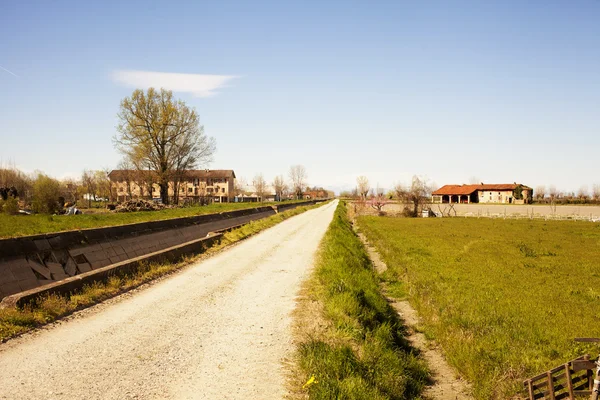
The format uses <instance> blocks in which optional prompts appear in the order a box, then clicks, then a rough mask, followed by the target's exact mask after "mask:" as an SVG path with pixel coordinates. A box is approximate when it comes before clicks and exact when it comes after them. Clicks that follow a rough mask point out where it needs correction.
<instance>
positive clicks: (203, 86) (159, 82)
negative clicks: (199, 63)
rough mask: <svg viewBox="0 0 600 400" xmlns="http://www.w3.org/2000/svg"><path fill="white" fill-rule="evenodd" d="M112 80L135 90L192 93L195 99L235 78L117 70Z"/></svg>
mask: <svg viewBox="0 0 600 400" xmlns="http://www.w3.org/2000/svg"><path fill="white" fill-rule="evenodd" d="M112 78H113V80H114V81H115V82H118V83H121V84H123V85H125V86H130V87H135V88H144V89H147V88H149V87H154V88H165V89H168V90H172V91H174V92H185V93H192V94H193V95H194V96H196V97H208V96H212V95H214V94H215V91H216V90H217V89H220V88H222V87H224V86H225V85H226V83H227V82H229V81H230V80H231V79H234V78H237V76H234V75H201V74H178V73H172V72H152V71H135V70H118V71H115V72H114V73H113V75H112Z"/></svg>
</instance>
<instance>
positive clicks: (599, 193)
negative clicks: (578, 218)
mask: <svg viewBox="0 0 600 400" xmlns="http://www.w3.org/2000/svg"><path fill="white" fill-rule="evenodd" d="M592 196H593V198H594V200H596V201H598V200H600V183H595V184H594V185H593V186H592Z"/></svg>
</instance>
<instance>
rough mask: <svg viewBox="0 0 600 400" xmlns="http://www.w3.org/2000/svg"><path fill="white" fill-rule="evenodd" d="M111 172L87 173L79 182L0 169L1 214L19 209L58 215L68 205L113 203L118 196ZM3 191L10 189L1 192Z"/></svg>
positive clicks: (80, 205) (106, 170) (77, 180)
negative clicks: (110, 176)
mask: <svg viewBox="0 0 600 400" xmlns="http://www.w3.org/2000/svg"><path fill="white" fill-rule="evenodd" d="M108 172H109V170H108V169H103V170H96V171H91V170H84V171H83V173H82V174H81V178H80V179H72V178H67V179H62V180H58V179H55V178H52V177H50V176H48V175H46V174H44V173H42V172H34V173H33V174H29V175H28V174H25V173H23V172H22V171H19V170H18V169H17V168H15V167H7V168H0V192H1V193H3V195H1V196H0V202H1V203H2V204H0V206H1V207H0V208H2V209H1V210H0V211H4V212H6V213H9V214H13V213H17V212H18V210H19V209H27V210H31V211H34V212H37V213H46V214H52V213H56V212H59V211H60V210H61V209H62V208H63V207H64V205H65V204H66V203H67V204H68V203H70V204H76V203H77V202H80V203H79V204H78V206H79V207H83V206H84V203H86V204H87V206H88V207H91V202H92V201H95V200H98V199H106V200H113V199H114V197H115V193H114V190H112V187H111V184H110V180H109V178H108ZM2 188H6V189H8V190H6V191H4V192H3V191H2Z"/></svg>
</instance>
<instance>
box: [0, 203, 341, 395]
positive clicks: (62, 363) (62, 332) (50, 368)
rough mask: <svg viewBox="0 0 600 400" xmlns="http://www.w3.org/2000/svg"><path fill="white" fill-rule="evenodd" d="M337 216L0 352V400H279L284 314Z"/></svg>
mask: <svg viewBox="0 0 600 400" xmlns="http://www.w3.org/2000/svg"><path fill="white" fill-rule="evenodd" d="M336 204H337V202H333V203H331V204H328V205H325V206H322V207H319V208H317V209H314V210H311V211H307V212H305V213H303V214H301V215H298V216H296V217H293V218H291V219H289V220H286V221H284V222H282V223H280V224H278V225H276V226H275V227H273V228H270V229H268V230H266V231H264V232H262V233H260V234H258V235H256V236H254V237H252V238H250V239H248V240H245V241H243V242H241V243H240V244H238V245H236V246H234V247H233V248H231V249H229V250H227V251H224V252H222V253H220V254H218V255H216V256H214V257H211V258H208V259H206V260H204V261H202V262H199V263H197V264H195V265H193V266H191V267H189V268H187V269H185V270H184V271H182V272H181V273H178V274H176V275H174V276H172V277H170V278H168V279H165V280H163V281H161V282H159V283H157V284H154V285H150V286H149V287H147V288H145V289H143V290H140V291H138V292H136V293H133V294H132V293H130V294H126V295H123V296H120V297H118V298H116V299H113V300H111V301H108V302H105V303H104V304H100V305H97V306H95V307H92V308H90V309H88V310H84V311H82V312H79V313H77V314H75V315H74V316H72V317H70V318H68V319H67V320H63V321H59V322H57V323H55V324H52V325H50V326H49V327H47V328H44V329H42V330H39V331H37V332H34V333H32V334H28V335H24V336H22V337H20V338H17V339H14V340H10V341H8V342H7V343H4V344H2V345H0V398H6V399H32V398H45V399H127V398H134V399H159V398H160V399H257V398H260V399H280V398H283V397H284V396H285V394H286V391H285V371H284V367H283V362H284V361H285V360H286V358H287V357H289V356H290V355H291V352H292V351H293V345H292V338H291V332H290V325H291V317H290V313H291V312H292V310H293V308H294V306H295V296H296V293H297V291H298V289H299V286H300V283H301V282H302V280H303V279H305V278H307V276H308V274H309V272H310V269H311V268H312V263H313V257H314V254H315V252H316V250H317V248H318V244H319V242H320V240H321V238H322V237H323V234H324V233H325V231H326V229H327V226H328V225H329V223H330V221H331V219H332V218H333V212H334V210H335V207H336Z"/></svg>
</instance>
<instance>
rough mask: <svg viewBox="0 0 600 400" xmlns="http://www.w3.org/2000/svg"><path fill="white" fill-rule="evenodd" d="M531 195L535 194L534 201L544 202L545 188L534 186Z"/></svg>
mask: <svg viewBox="0 0 600 400" xmlns="http://www.w3.org/2000/svg"><path fill="white" fill-rule="evenodd" d="M533 193H535V198H536V199H538V200H544V197H546V186H544V185H539V186H536V188H535V191H534V192H533Z"/></svg>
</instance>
